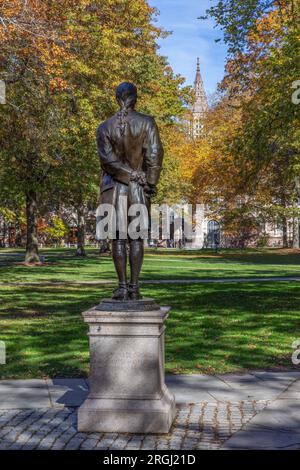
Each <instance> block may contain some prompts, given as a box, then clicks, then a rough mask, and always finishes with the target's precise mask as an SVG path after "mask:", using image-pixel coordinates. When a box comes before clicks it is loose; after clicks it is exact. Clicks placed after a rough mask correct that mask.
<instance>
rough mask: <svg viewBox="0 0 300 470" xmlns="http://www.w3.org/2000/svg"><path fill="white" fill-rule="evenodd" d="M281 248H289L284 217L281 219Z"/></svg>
mask: <svg viewBox="0 0 300 470" xmlns="http://www.w3.org/2000/svg"><path fill="white" fill-rule="evenodd" d="M282 247H283V248H288V247H289V242H288V231H287V220H286V217H283V219H282Z"/></svg>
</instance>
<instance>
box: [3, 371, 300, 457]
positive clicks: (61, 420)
mask: <svg viewBox="0 0 300 470" xmlns="http://www.w3.org/2000/svg"><path fill="white" fill-rule="evenodd" d="M167 384H168V386H169V388H170V389H171V390H172V392H173V393H174V394H175V396H176V402H177V416H176V419H175V422H174V425H173V427H172V429H171V431H170V433H169V434H168V435H164V436H159V435H135V434H117V433H106V434H103V433H89V434H88V433H78V432H77V428H76V423H77V407H78V406H79V405H80V404H81V403H82V402H83V400H84V399H85V397H86V396H87V393H88V381H87V380H85V379H52V380H51V379H44V380H43V379H41V380H17V381H14V380H2V381H0V449H128V450H129V449H147V450H149V449H188V450H192V449H219V448H224V449H244V448H250V449H256V448H268V449H276V448H288V449H289V448H292V449H296V448H297V449H300V371H292V372H255V371H254V372H252V373H249V374H244V375H233V374H228V375H219V376H205V375H176V376H167Z"/></svg>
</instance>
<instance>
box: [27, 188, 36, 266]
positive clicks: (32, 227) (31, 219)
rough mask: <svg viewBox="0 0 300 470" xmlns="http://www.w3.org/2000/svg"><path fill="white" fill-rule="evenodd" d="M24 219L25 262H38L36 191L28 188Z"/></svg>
mask: <svg viewBox="0 0 300 470" xmlns="http://www.w3.org/2000/svg"><path fill="white" fill-rule="evenodd" d="M26 220H27V242H26V255H25V263H38V262H39V261H40V258H39V249H38V238H37V203H36V192H35V191H34V190H30V191H28V192H27V194H26Z"/></svg>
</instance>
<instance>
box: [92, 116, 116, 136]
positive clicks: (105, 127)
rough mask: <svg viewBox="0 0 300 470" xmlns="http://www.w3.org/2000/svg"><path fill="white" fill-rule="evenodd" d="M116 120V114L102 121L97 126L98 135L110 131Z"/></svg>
mask: <svg viewBox="0 0 300 470" xmlns="http://www.w3.org/2000/svg"><path fill="white" fill-rule="evenodd" d="M115 120H116V116H112V117H110V118H108V119H106V121H103V122H101V123H100V124H99V126H98V128H97V135H101V134H105V133H107V132H109V130H110V129H111V127H112V126H113V125H114V123H115Z"/></svg>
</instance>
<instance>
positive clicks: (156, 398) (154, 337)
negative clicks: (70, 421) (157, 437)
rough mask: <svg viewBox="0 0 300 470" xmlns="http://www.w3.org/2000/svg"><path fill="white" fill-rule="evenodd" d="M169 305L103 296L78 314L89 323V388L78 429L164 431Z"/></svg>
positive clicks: (168, 397) (170, 410)
mask: <svg viewBox="0 0 300 470" xmlns="http://www.w3.org/2000/svg"><path fill="white" fill-rule="evenodd" d="M169 310H170V308H169V307H159V306H158V305H157V304H155V302H154V301H153V300H152V299H142V300H139V301H134V302H132V301H128V302H119V301H113V300H106V301H103V302H102V303H101V304H100V305H99V306H97V307H94V308H92V309H90V310H88V311H86V312H84V313H83V317H84V321H85V322H87V323H88V325H89V337H90V361H91V364H90V379H89V380H90V393H89V396H88V398H87V399H86V400H85V402H84V403H83V404H82V406H81V407H80V408H79V411H78V430H79V431H82V432H124V433H167V432H169V429H170V427H171V425H172V422H173V419H174V417H175V398H174V396H173V395H172V394H171V393H170V392H169V390H168V389H167V387H166V384H165V372H164V331H165V326H164V323H165V320H166V319H167V316H168V312H169Z"/></svg>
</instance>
